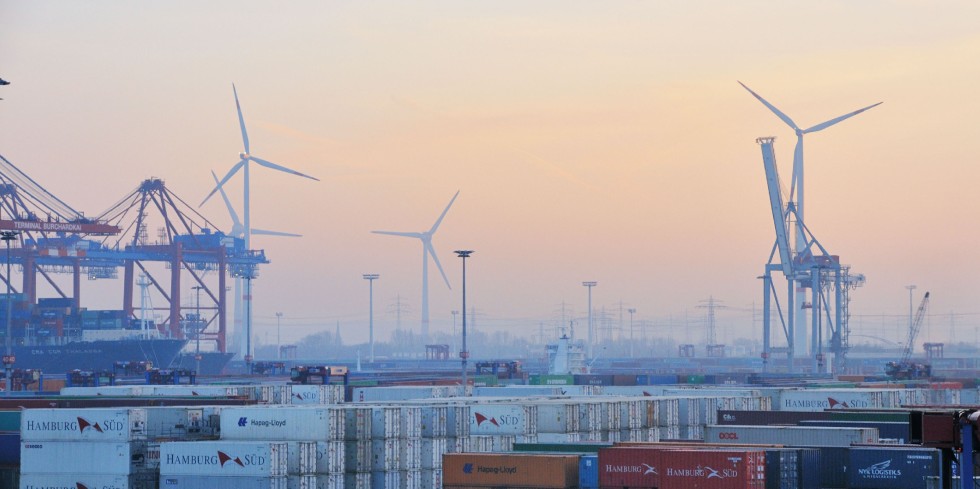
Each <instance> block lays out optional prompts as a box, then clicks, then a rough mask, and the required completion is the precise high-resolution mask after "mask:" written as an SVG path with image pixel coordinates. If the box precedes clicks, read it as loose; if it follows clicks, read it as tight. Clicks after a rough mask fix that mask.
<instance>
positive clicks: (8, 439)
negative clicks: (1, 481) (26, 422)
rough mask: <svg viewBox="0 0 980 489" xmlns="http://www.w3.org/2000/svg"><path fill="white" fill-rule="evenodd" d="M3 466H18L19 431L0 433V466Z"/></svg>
mask: <svg viewBox="0 0 980 489" xmlns="http://www.w3.org/2000/svg"><path fill="white" fill-rule="evenodd" d="M4 465H20V432H19V431H3V432H0V466H4ZM0 487H3V486H0Z"/></svg>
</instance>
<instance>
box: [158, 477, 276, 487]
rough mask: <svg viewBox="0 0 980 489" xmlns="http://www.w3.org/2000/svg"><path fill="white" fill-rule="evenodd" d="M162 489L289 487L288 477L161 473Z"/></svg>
mask: <svg viewBox="0 0 980 489" xmlns="http://www.w3.org/2000/svg"><path fill="white" fill-rule="evenodd" d="M160 489H288V483H287V478H286V477H221V476H200V475H160Z"/></svg>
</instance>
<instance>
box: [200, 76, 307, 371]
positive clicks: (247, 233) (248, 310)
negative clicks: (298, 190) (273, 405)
mask: <svg viewBox="0 0 980 489" xmlns="http://www.w3.org/2000/svg"><path fill="white" fill-rule="evenodd" d="M231 90H232V92H233V93H234V94H235V108H236V109H237V110H238V125H239V126H240V127H241V129H242V143H243V146H244V149H245V151H244V152H242V153H238V158H239V161H238V163H235V165H234V166H232V167H231V169H230V170H228V173H227V174H226V175H225V177H224V178H222V179H221V181H219V182H218V184H217V185H216V186H215V187H214V190H212V191H211V193H209V194H208V195H207V197H205V198H204V200H202V201H201V204H200V205H199V207H200V206H203V205H204V204H205V203H206V202H207V201H208V199H210V198H211V196H212V195H214V193H215V192H217V191H218V190H220V189H221V188H222V186H223V185H224V184H225V183H226V182H227V181H228V180H229V179H231V177H233V176H235V173H238V170H241V169H244V172H243V175H244V186H245V192H244V196H245V199H244V200H245V203H244V207H245V208H244V214H245V222H244V224H243V225H242V233H243V235H244V239H245V249H247V250H250V249H252V221H251V205H250V199H249V195H250V193H249V188H250V186H249V178H248V177H249V172H248V166H249V162H255V163H256V164H257V165H259V166H264V167H266V168H271V169H273V170H278V171H281V172H285V173H290V174H293V175H297V176H301V177H304V178H309V179H311V180H316V181H320V180H319V179H318V178H315V177H311V176H309V175H305V174H303V173H300V172H298V171H296V170H292V169H289V168H286V167H284V166H280V165H277V164H275V163H272V162H271V161H266V160H264V159H262V158H259V157H257V156H254V155H252V154H251V148H250V146H249V142H248V131H246V130H245V117H244V116H243V115H242V106H241V104H240V103H239V102H238V89H237V88H235V84H234V83H232V84H231ZM251 279H252V276H251V275H249V276H247V277H245V280H246V284H245V293H244V296H245V297H244V299H245V300H244V309H245V314H244V317H245V321H246V326H245V329H246V330H247V331H248V334H247V338H246V339H247V341H246V343H247V345H248V346H247V347H246V354H245V361H246V363H247V364H249V366H251V353H252V352H251V329H252V307H251V302H252V280H251Z"/></svg>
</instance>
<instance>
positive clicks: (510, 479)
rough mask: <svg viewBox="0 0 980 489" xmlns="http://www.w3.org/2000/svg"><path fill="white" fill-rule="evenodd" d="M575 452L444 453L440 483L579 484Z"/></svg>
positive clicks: (555, 487)
mask: <svg viewBox="0 0 980 489" xmlns="http://www.w3.org/2000/svg"><path fill="white" fill-rule="evenodd" d="M578 463H579V456H578V455H536V454H530V453H529V454H523V453H522V454H504V453H447V454H445V455H443V456H442V483H443V487H446V488H458V487H534V488H546V489H565V488H570V487H578Z"/></svg>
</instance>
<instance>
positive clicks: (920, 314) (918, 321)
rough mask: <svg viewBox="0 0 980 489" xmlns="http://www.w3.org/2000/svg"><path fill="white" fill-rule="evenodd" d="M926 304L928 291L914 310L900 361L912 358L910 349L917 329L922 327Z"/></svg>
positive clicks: (913, 343) (913, 345)
mask: <svg viewBox="0 0 980 489" xmlns="http://www.w3.org/2000/svg"><path fill="white" fill-rule="evenodd" d="M928 306H929V293H928V292H926V295H925V297H923V298H922V303H921V304H919V309H918V310H917V311H916V312H915V319H914V320H912V324H910V325H909V340H908V343H906V345H905V352H903V353H902V363H908V361H909V360H910V359H911V358H912V350H913V349H914V348H915V337H916V335H918V334H919V330H920V329H922V320H923V319H924V318H925V317H926V307H928Z"/></svg>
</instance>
